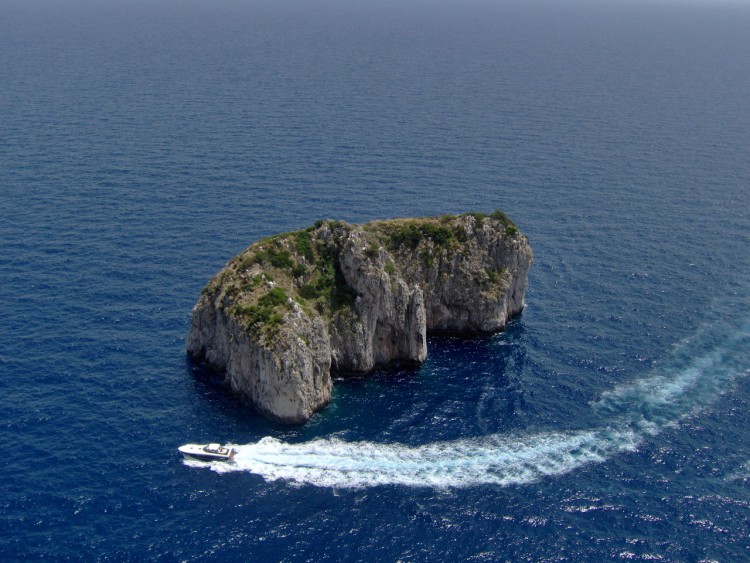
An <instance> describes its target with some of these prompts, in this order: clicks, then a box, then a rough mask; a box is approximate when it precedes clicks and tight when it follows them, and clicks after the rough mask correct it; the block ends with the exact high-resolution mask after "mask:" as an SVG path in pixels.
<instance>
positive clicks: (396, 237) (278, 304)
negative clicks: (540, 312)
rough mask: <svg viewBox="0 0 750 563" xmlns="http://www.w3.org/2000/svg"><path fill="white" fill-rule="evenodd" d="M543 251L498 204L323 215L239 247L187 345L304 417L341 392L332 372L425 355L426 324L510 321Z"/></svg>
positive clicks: (259, 399)
mask: <svg viewBox="0 0 750 563" xmlns="http://www.w3.org/2000/svg"><path fill="white" fill-rule="evenodd" d="M532 261H533V258H532V252H531V247H530V246H529V244H528V240H527V238H526V237H525V236H524V235H522V234H521V233H520V232H519V231H518V229H517V228H516V227H515V226H514V225H513V223H511V221H510V220H509V219H508V218H507V217H506V216H505V214H503V213H502V212H499V211H496V212H495V213H493V214H492V215H483V214H479V213H469V214H465V215H460V216H443V217H439V218H422V219H394V220H389V221H375V222H372V223H367V224H364V225H352V224H348V223H344V222H341V221H319V222H317V223H316V224H315V226H313V227H310V228H308V229H305V230H302V231H297V232H294V233H286V234H282V235H277V236H274V237H270V238H267V239H263V240H261V241H260V242H258V243H255V244H253V245H252V246H250V247H249V248H248V249H247V250H245V251H244V252H242V253H241V254H240V255H238V256H236V257H235V258H233V259H232V260H231V261H230V262H229V263H228V264H227V265H226V266H225V267H224V269H222V270H221V272H219V273H218V274H217V275H216V276H215V277H214V278H213V279H212V280H211V281H210V282H209V283H208V285H207V286H206V287H205V288H204V289H203V292H202V293H201V296H200V298H199V300H198V303H197V304H196V306H195V308H194V309H193V319H192V326H191V329H190V333H189V335H188V338H187V350H188V353H189V354H190V355H191V356H193V357H194V358H195V359H197V360H203V361H205V362H206V363H208V364H209V365H210V366H212V367H213V368H215V369H218V370H220V371H221V372H223V373H224V374H225V377H226V380H227V381H228V383H229V385H230V386H231V388H232V389H233V390H234V391H235V392H236V393H237V394H238V395H240V396H241V397H243V398H245V399H247V400H248V401H249V402H250V403H251V404H252V405H254V406H255V407H256V408H257V409H258V410H259V411H260V412H261V413H263V414H264V415H265V416H267V417H268V418H271V419H273V420H277V421H280V422H286V423H301V422H305V421H306V420H308V419H309V418H310V416H312V414H313V413H314V412H316V411H318V410H320V409H321V408H323V407H324V406H325V405H327V404H328V402H329V401H330V399H331V385H332V383H331V372H332V371H333V372H336V373H338V374H342V375H346V374H361V373H365V372H368V371H370V370H372V369H373V368H374V367H376V366H379V365H384V364H388V363H391V362H406V363H413V364H420V363H421V362H423V361H424V360H425V358H426V357H427V340H426V336H427V332H444V333H456V334H480V333H491V332H496V331H499V330H502V329H503V327H504V326H505V324H506V323H507V321H508V320H509V319H510V318H511V317H512V316H513V315H516V314H518V313H520V311H521V310H522V309H523V306H524V293H525V291H526V285H527V276H528V271H529V267H530V266H531V263H532Z"/></svg>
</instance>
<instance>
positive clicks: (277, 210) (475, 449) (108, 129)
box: [0, 0, 750, 561]
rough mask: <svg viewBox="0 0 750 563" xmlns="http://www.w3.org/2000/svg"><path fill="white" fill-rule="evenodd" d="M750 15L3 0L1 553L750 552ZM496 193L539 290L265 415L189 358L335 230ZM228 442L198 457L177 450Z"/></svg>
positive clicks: (7, 556) (184, 556)
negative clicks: (409, 366) (245, 262)
mask: <svg viewBox="0 0 750 563" xmlns="http://www.w3.org/2000/svg"><path fill="white" fill-rule="evenodd" d="M749 24H750V10H748V8H747V7H746V6H744V5H742V4H735V5H732V4H718V5H717V4H711V5H708V4H691V5H687V4H680V3H670V4H668V3H665V4H655V5H644V4H641V3H633V2H620V3H609V4H607V5H606V6H597V5H593V4H587V3H570V2H564V3H562V4H559V5H554V6H553V5H547V4H544V3H533V4H524V5H520V4H518V3H513V2H501V3H496V4H495V3H486V2H479V1H472V2H469V3H468V4H467V3H461V4H459V3H457V2H452V1H446V2H427V1H424V2H418V1H413V2H407V3H404V4H395V3H383V4H378V5H377V6H371V5H362V4H359V3H344V2H339V1H331V2H323V1H314V2H305V3H303V2H287V3H284V4H283V5H280V4H275V3H271V2H255V3H243V2H235V1H231V0H222V1H220V2H217V3H213V4H211V5H210V6H208V5H202V4H201V3H199V2H176V1H171V0H159V2H156V3H145V2H136V1H133V2H127V3H95V2H93V1H92V2H88V1H85V0H76V1H75V2H70V3H66V5H65V6H61V5H58V4H56V3H53V2H46V1H40V2H37V3H34V4H29V3H21V2H17V1H14V0H9V1H6V2H3V3H2V4H0V63H1V64H0V84H2V85H3V88H2V95H0V115H1V116H2V119H0V242H1V243H2V252H1V253H0V303H1V304H2V311H3V320H2V323H0V337H1V341H2V343H3V346H2V347H0V374H1V377H0V396H1V397H2V403H1V404H2V413H3V417H2V426H0V443H2V444H3V445H4V446H5V447H6V448H7V451H8V453H9V455H8V456H7V457H6V459H5V462H4V471H3V493H2V495H0V554H1V555H2V558H3V560H20V559H28V558H31V559H52V560H65V559H93V560H97V559H100V560H105V559H111V560H131V559H132V560H142V559H157V560H165V561H171V560H197V559H208V560H215V559H225V560H226V559H229V560H238V561H245V560H248V559H253V560H261V561H276V560H288V561H297V560H332V559H336V560H364V559H368V560H369V559H375V560H407V561H426V560H435V559H445V560H479V561H481V560H488V561H495V560H506V559H508V560H533V561H538V560H592V561H595V560H602V559H615V560H617V559H635V560H640V559H658V560H666V561H670V560H675V561H692V560H695V561H697V560H701V559H719V560H744V559H748V558H750V556H749V555H748V549H750V540H748V537H749V533H750V494H749V492H748V484H749V483H750V436H749V435H748V432H747V420H748V417H747V412H748V400H749V399H750V383H749V382H750V379H749V378H748V377H747V376H748V369H750V342H749V339H750V336H749V335H748V331H749V329H748V323H750V291H749V290H750V279H749V278H750V274H749V272H750V251H749V250H748V248H749V246H748V243H749V242H750V241H749V240H748V238H749V237H748V234H749V233H750V219H749V218H748V209H749V208H750V149H748V147H750V133H749V132H750V110H748V106H747V103H746V97H747V96H746V94H747V92H748V91H750V79H748V73H747V72H746V66H747V63H746V61H747V60H748V55H750V42H749V41H748V38H747V33H746V29H747V28H748V27H749ZM496 208H501V209H504V210H505V211H506V212H507V213H508V214H509V215H510V216H511V217H512V218H513V219H514V221H515V222H516V223H517V224H518V225H519V226H520V227H521V229H522V230H523V231H524V232H525V233H526V234H528V236H529V237H530V240H531V243H532V246H533V248H534V251H535V256H536V263H535V265H534V267H533V269H532V272H531V275H530V286H529V291H528V294H527V308H526V310H525V311H524V313H523V315H522V316H521V317H519V318H518V319H516V320H515V321H514V322H513V323H512V325H511V326H510V327H509V329H508V330H507V331H506V332H504V333H502V334H500V335H496V336H494V337H491V338H478V339H455V338H446V337H435V338H432V339H430V342H429V349H430V356H429V358H428V361H427V362H426V363H425V365H424V366H423V367H422V368H420V369H418V370H415V371H402V370H398V369H392V370H384V371H382V372H378V373H376V374H374V375H373V376H372V377H370V378H367V379H358V380H348V381H340V382H338V384H337V386H336V390H335V397H334V401H333V403H332V404H331V405H330V406H329V407H328V408H327V409H326V410H325V411H323V412H322V413H320V414H318V415H316V416H315V417H314V418H313V420H312V421H311V422H310V423H309V424H307V425H305V426H303V427H295V428H288V427H281V426H276V425H274V424H271V423H268V422H266V421H264V420H263V419H261V418H259V417H258V416H257V415H255V414H254V413H253V412H252V411H250V410H248V409H247V408H245V407H243V406H242V405H241V404H239V403H238V402H237V401H236V400H235V399H233V398H232V397H231V396H229V395H228V394H227V393H226V391H225V390H224V389H223V387H222V386H221V385H220V384H218V383H217V382H216V381H215V379H214V378H213V377H212V376H211V374H209V373H206V372H205V371H204V370H203V369H202V368H201V367H200V366H195V365H193V364H191V363H190V362H189V361H188V359H187V358H186V356H185V352H184V347H185V342H184V339H185V335H186V333H187V330H188V326H189V318H190V310H191V308H192V306H193V304H194V303H195V300H196V299H197V296H198V294H199V292H200V290H201V288H202V287H203V285H204V284H205V283H206V281H207V280H208V279H209V278H210V277H211V276H212V275H213V274H214V273H215V272H216V271H218V270H219V269H220V268H221V267H222V265H223V264H224V263H225V262H226V261H227V260H228V259H229V258H230V257H231V256H233V255H234V254H236V253H237V252H239V251H240V250H242V249H243V248H244V247H245V246H247V245H248V244H250V243H251V242H253V241H254V240H256V239H258V238H260V237H262V236H266V235H269V234H272V233H275V232H279V231H288V230H291V229H295V228H299V227H303V226H305V225H307V224H311V223H313V222H314V221H315V220H316V219H319V218H335V219H343V220H347V221H365V220H370V219H376V218H387V217H395V216H403V215H415V214H416V215H432V214H442V213H457V212H463V211H466V210H478V211H492V210H494V209H496ZM209 440H220V441H227V442H232V443H234V444H237V445H238V447H239V449H240V454H239V456H238V457H239V463H238V464H237V466H235V467H234V468H233V470H232V471H227V468H226V467H224V468H222V467H220V466H205V465H201V466H196V465H195V464H187V465H186V464H184V463H183V462H182V461H181V460H180V459H179V457H178V455H177V453H176V447H177V446H178V445H180V444H182V443H185V442H190V441H209Z"/></svg>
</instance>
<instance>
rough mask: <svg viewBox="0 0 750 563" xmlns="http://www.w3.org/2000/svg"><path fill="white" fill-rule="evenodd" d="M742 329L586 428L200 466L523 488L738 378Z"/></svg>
mask: <svg viewBox="0 0 750 563" xmlns="http://www.w3.org/2000/svg"><path fill="white" fill-rule="evenodd" d="M749 327H750V325H746V326H745V327H744V328H743V329H742V330H740V331H738V332H736V333H735V334H734V335H733V336H732V337H731V338H730V339H728V340H725V341H724V344H723V345H722V346H720V347H717V348H714V349H713V350H708V351H706V352H705V353H703V354H702V355H700V356H698V357H697V358H693V359H692V360H689V359H687V360H682V363H683V364H684V365H682V366H681V367H680V366H676V367H674V368H673V369H671V371H670V370H665V371H666V373H664V374H659V375H653V376H651V377H648V378H645V379H641V380H638V381H636V382H634V383H632V384H630V385H624V386H621V387H618V388H615V389H614V390H612V391H610V392H607V393H604V394H603V395H602V397H601V399H600V400H599V401H598V402H597V403H596V404H595V405H594V412H595V414H598V415H600V416H602V417H603V418H604V421H603V423H602V424H600V425H599V426H598V427H596V428H594V429H591V430H585V431H578V432H541V433H537V434H532V435H524V436H508V435H501V434H493V435H489V436H485V437H482V438H477V439H462V440H455V441H449V442H438V443H432V444H427V445H424V446H416V447H414V446H406V445H402V444H386V443H375V442H346V441H343V440H339V439H336V438H325V439H316V440H312V441H310V442H304V443H300V444H288V443H284V442H281V441H279V440H276V439H274V438H270V437H266V438H263V439H262V440H260V441H259V442H257V443H255V444H247V445H244V446H236V448H237V449H238V453H237V455H236V456H235V461H236V463H235V464H226V463H212V464H201V465H208V466H210V467H211V468H212V469H214V470H215V471H218V472H227V471H249V472H252V473H256V474H258V475H261V476H263V477H264V478H265V479H267V480H277V479H284V480H288V481H291V482H294V483H299V484H311V485H316V486H321V487H368V486H375V485H409V486H429V487H467V486H473V485H481V484H496V485H512V484H525V483H531V482H534V481H538V480H539V479H541V478H543V477H546V476H554V475H560V474H563V473H567V472H569V471H572V470H574V469H576V468H579V467H582V466H584V465H587V464H590V463H596V462H602V461H605V460H607V459H609V458H610V457H611V456H613V455H615V454H617V453H620V452H626V451H633V450H635V449H636V448H637V447H638V445H639V444H640V443H641V442H642V441H643V440H644V439H645V438H646V437H648V436H653V435H655V434H657V433H658V432H660V431H661V430H662V429H663V428H665V427H666V426H668V425H672V424H675V423H677V422H678V421H679V420H680V419H681V418H683V417H684V416H687V415H689V414H692V413H694V412H696V411H697V410H699V409H700V408H702V407H703V406H705V405H706V404H707V403H708V402H709V401H711V400H712V399H714V398H715V397H716V396H717V395H718V394H720V393H721V392H722V391H723V390H724V389H726V388H727V387H728V385H729V383H730V382H731V379H732V378H733V377H735V376H737V375H739V374H745V373H747V368H748V361H749V360H748V355H749V354H748V348H750V347H749V346H748V340H750V328H749ZM678 352H679V351H678ZM677 356H679V353H678V354H677ZM678 360H679V358H678Z"/></svg>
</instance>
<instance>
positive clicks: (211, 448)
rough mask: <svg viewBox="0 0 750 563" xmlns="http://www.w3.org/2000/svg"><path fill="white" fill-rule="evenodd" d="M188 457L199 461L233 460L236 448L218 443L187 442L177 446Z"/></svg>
mask: <svg viewBox="0 0 750 563" xmlns="http://www.w3.org/2000/svg"><path fill="white" fill-rule="evenodd" d="M177 449H178V451H179V452H180V453H181V454H182V455H183V456H184V457H185V458H186V459H195V460H198V461H232V458H234V454H235V450H234V449H233V448H230V447H227V446H220V445H218V444H185V445H184V446H180V447H179V448H177Z"/></svg>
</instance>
